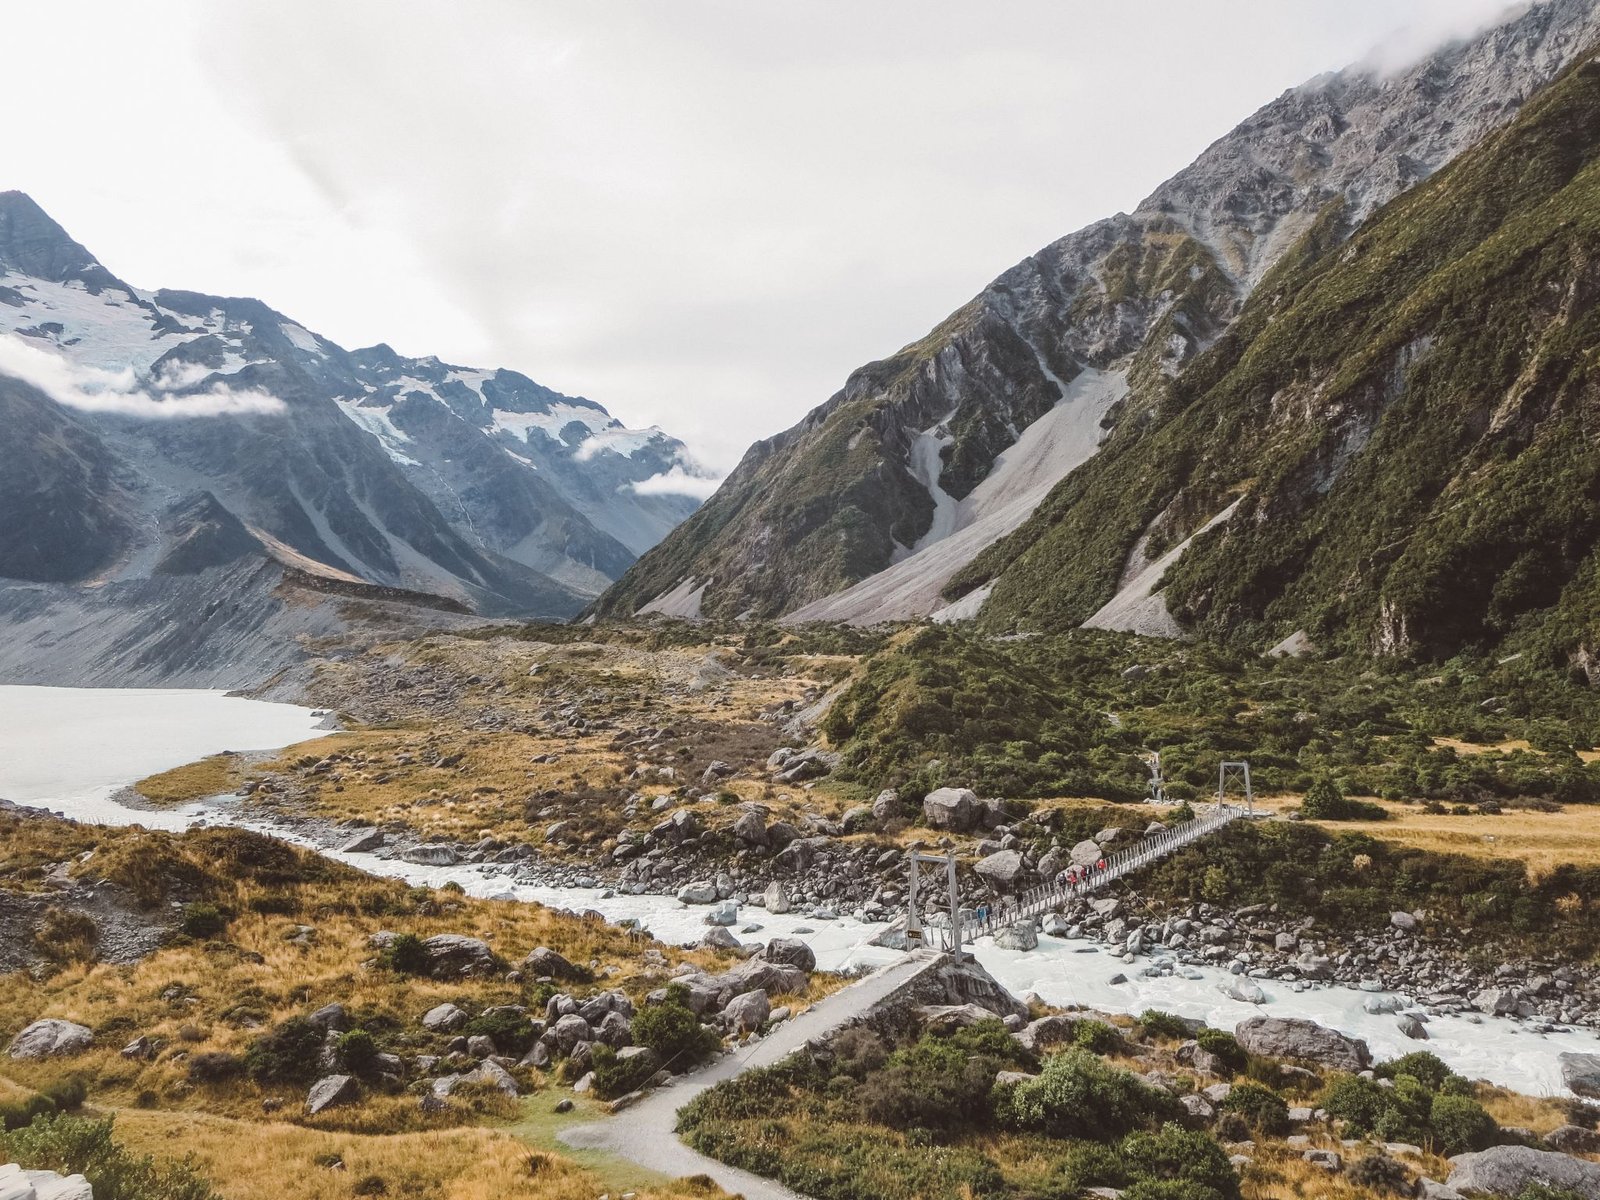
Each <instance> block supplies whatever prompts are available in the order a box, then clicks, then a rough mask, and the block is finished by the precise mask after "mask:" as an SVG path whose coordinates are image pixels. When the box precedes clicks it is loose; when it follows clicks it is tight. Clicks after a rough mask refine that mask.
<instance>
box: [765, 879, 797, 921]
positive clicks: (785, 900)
mask: <svg viewBox="0 0 1600 1200" xmlns="http://www.w3.org/2000/svg"><path fill="white" fill-rule="evenodd" d="M761 898H762V899H763V900H764V901H766V906H767V911H768V912H769V913H780V914H781V913H786V912H788V911H789V910H790V909H791V908H792V907H793V905H792V904H791V903H790V901H789V889H788V888H786V887H784V886H783V881H782V880H778V879H775V880H773V881H772V882H771V883H769V884H767V890H766V892H765V893H764V894H763V895H762V897H761Z"/></svg>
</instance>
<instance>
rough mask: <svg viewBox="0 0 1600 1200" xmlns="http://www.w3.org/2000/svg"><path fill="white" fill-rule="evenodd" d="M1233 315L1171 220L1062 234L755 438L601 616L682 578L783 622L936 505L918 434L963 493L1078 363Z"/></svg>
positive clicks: (714, 607) (1137, 359)
mask: <svg viewBox="0 0 1600 1200" xmlns="http://www.w3.org/2000/svg"><path fill="white" fill-rule="evenodd" d="M1078 255H1081V256H1083V257H1084V258H1085V259H1087V260H1088V261H1089V262H1092V263H1093V268H1092V269H1090V267H1089V265H1088V262H1079V261H1078V260H1077V258H1076V257H1074V256H1078ZM1058 260H1059V261H1058ZM1236 310H1237V298H1236V294H1235V291H1234V285H1233V284H1232V283H1231V281H1230V280H1229V278H1228V277H1227V275H1226V273H1225V272H1224V271H1222V269H1221V268H1220V267H1219V266H1218V264H1217V263H1216V260H1215V258H1214V257H1213V255H1212V254H1211V252H1210V251H1209V250H1207V249H1206V248H1205V247H1204V246H1202V245H1201V244H1200V243H1199V242H1197V241H1195V240H1194V239H1193V238H1192V237H1190V236H1188V235H1187V234H1185V233H1183V232H1182V231H1181V230H1180V229H1179V228H1178V227H1177V226H1176V224H1175V223H1174V222H1172V221H1171V220H1170V219H1168V218H1165V217H1161V216H1151V215H1145V216H1141V217H1139V218H1137V219H1136V218H1130V217H1123V218H1117V219H1114V220H1112V221H1108V222H1103V223H1102V224H1101V225H1100V226H1096V227H1093V228H1091V229H1090V230H1088V231H1085V232H1084V233H1083V234H1079V235H1074V237H1073V238H1069V239H1064V241H1063V242H1062V243H1060V244H1059V245H1058V246H1056V247H1052V248H1050V250H1049V251H1046V252H1045V253H1043V254H1041V255H1040V256H1038V257H1037V258H1035V259H1030V260H1028V261H1027V262H1025V263H1023V264H1021V265H1020V266H1018V267H1016V268H1013V269H1012V270H1011V271H1009V272H1007V273H1006V274H1005V275H1003V276H1001V278H1000V279H998V280H996V281H995V282H994V283H993V284H991V285H990V286H989V288H987V289H986V290H985V291H984V292H983V294H981V295H980V296H979V297H977V298H976V299H974V300H973V301H971V302H970V303H969V304H967V305H965V306H964V307H962V308H961V309H959V310H958V311H957V312H955V313H954V314H953V315H952V316H950V317H949V318H948V319H947V320H945V321H944V322H943V323H942V324H940V325H939V326H938V327H937V328H936V329H934V330H933V331H932V332H930V333H929V334H928V335H927V336H926V337H925V338H923V339H922V340H920V341H918V342H914V343H912V344H911V345H909V346H907V347H905V348H904V349H902V350H900V351H899V352H898V353H897V354H894V355H892V356H891V357H889V358H886V359H884V360H882V361H880V362H875V363H871V364H869V365H867V366H865V367H862V368H861V369H860V370H858V371H856V372H855V373H854V374H853V375H851V377H850V379H849V381H848V382H847V383H846V385H845V387H844V388H843V389H842V390H841V391H840V392H839V393H838V394H837V395H835V396H834V397H833V398H832V399H831V400H829V401H828V402H827V403H826V404H825V405H823V406H822V407H820V408H818V409H816V410H815V411H814V412H812V413H811V414H810V415H809V416H807V417H806V418H805V420H804V421H802V422H801V423H800V424H799V425H796V426H795V427H794V428H793V429H790V430H788V431H786V432H784V433H781V434H779V435H777V436H776V437H773V438H770V439H768V440H766V441H764V442H759V443H757V444H756V445H755V446H754V447H752V449H751V450H750V451H749V453H748V454H746V456H745V459H744V461H743V462H742V463H741V464H740V465H739V467H738V469H737V470H736V471H734V473H733V474H732V475H731V476H730V477H729V479H728V480H727V482H726V483H725V484H724V485H723V486H722V488H721V489H719V490H718V492H717V493H716V495H715V496H713V497H712V498H711V500H710V501H709V502H707V503H706V504H705V505H704V506H703V507H702V508H701V509H700V510H699V511H698V512H697V513H695V514H694V516H692V517H690V518H689V519H688V520H687V521H685V522H684V524H683V525H681V526H679V527H678V529H676V530H674V531H673V533H672V534H671V535H670V536H669V537H668V538H667V539H666V540H665V541H663V542H662V543H661V544H660V545H659V546H657V547H656V548H655V549H653V550H651V551H649V552H648V553H647V554H645V555H644V556H643V557H642V558H641V559H640V560H639V562H638V563H636V564H635V565H634V567H633V568H632V569H631V570H630V571H629V572H628V573H627V575H625V576H624V577H623V578H622V579H621V580H620V581H619V582H618V583H617V584H616V585H615V586H614V587H612V588H611V589H610V590H609V591H608V592H607V593H606V594H605V595H604V596H603V597H602V598H601V600H600V601H599V602H598V604H597V605H596V606H595V608H594V610H593V611H595V612H597V613H598V614H600V615H602V616H616V617H627V616H631V615H633V614H634V613H635V612H636V611H638V609H639V608H640V607H642V606H644V605H646V604H648V603H649V602H650V601H651V600H652V599H654V598H655V597H657V596H661V595H663V594H664V593H667V592H670V591H672V590H673V589H674V588H676V587H678V586H679V585H680V584H682V583H683V582H684V581H686V580H693V581H695V583H696V584H699V583H705V582H707V581H708V580H709V581H710V586H709V587H708V588H707V590H706V592H705V594H704V596H703V598H702V609H703V612H704V615H706V616H716V617H735V616H739V615H741V614H746V613H748V614H750V615H753V616H757V617H774V616H778V615H780V614H782V613H785V612H788V611H790V610H792V609H794V608H797V607H799V606H801V605H803V604H805V603H807V602H809V601H812V600H817V599H820V598H822V597H824V596H828V595H831V594H833V593H834V592H837V591H839V590H841V589H843V588H845V587H848V586H849V585H851V584H853V583H856V582H858V581H859V580H861V579H864V578H866V577H867V576H869V575H872V574H875V573H876V572H878V571H881V570H883V569H884V568H885V567H887V566H888V565H889V564H890V562H891V560H892V558H893V556H894V555H895V553H896V548H897V547H909V546H913V545H915V544H916V543H917V541H918V540H919V539H920V538H921V537H922V536H923V535H924V534H925V533H926V532H927V531H928V529H929V526H930V525H931V523H932V520H933V515H934V507H933V501H932V499H931V498H930V495H929V492H928V489H927V486H926V484H925V483H924V481H923V480H921V479H919V478H918V477H917V476H916V475H914V474H913V473H912V471H911V470H910V469H909V467H908V463H910V462H912V460H913V443H914V442H915V441H916V439H917V436H918V434H920V433H921V432H923V431H927V430H933V429H937V428H941V427H942V429H943V430H944V431H945V436H944V439H943V440H944V445H943V447H942V448H941V449H940V450H939V451H938V458H937V462H936V464H934V465H935V469H936V472H937V483H938V486H939V487H940V489H942V490H943V491H944V492H945V493H947V494H948V495H950V496H952V497H955V498H956V499H958V500H959V499H961V498H963V497H965V496H967V495H968V494H969V493H971V491H972V490H973V488H975V487H976V486H977V485H978V484H979V483H981V482H982V481H983V479H984V478H985V477H986V476H987V475H988V474H989V472H990V471H991V470H992V469H993V467H994V463H995V459H996V458H997V457H998V456H999V455H1000V453H1001V452H1002V451H1004V450H1005V449H1006V448H1007V447H1009V446H1010V445H1011V444H1012V443H1013V442H1015V440H1016V438H1017V431H1018V430H1021V429H1025V428H1026V427H1027V426H1028V425H1030V424H1032V423H1033V422H1034V421H1035V420H1037V419H1038V418H1039V417H1041V416H1042V415H1044V413H1046V412H1047V411H1049V409H1050V408H1051V407H1052V406H1053V405H1054V404H1055V403H1056V402H1057V401H1058V400H1059V399H1060V398H1061V394H1062V393H1061V385H1063V384H1070V383H1071V381H1072V380H1073V378H1074V377H1076V376H1077V375H1078V374H1079V373H1080V371H1081V370H1082V365H1081V364H1082V363H1084V362H1088V363H1089V364H1090V365H1091V366H1102V367H1103V366H1108V365H1110V364H1111V363H1112V362H1115V361H1120V360H1123V359H1129V360H1130V375H1131V376H1132V377H1135V378H1139V377H1144V376H1154V375H1159V374H1160V373H1161V368H1162V364H1163V363H1164V362H1166V363H1170V362H1171V361H1173V360H1174V359H1181V358H1183V357H1186V356H1187V355H1189V354H1190V353H1192V352H1193V351H1194V350H1195V349H1196V348H1197V347H1198V346H1199V345H1200V344H1203V342H1204V341H1205V340H1206V339H1207V338H1209V337H1211V336H1214V334H1215V333H1216V331H1218V330H1220V329H1221V327H1222V326H1223V324H1224V323H1225V322H1226V321H1227V320H1228V319H1230V318H1231V317H1232V315H1233V314H1234V312H1235V311H1236ZM1091 346H1092V348H1091ZM1130 356H1131V358H1130Z"/></svg>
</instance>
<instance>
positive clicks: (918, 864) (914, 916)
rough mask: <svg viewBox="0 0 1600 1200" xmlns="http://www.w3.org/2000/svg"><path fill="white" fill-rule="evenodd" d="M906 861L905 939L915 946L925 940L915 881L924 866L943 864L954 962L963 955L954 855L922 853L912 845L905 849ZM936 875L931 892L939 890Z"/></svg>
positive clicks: (958, 960)
mask: <svg viewBox="0 0 1600 1200" xmlns="http://www.w3.org/2000/svg"><path fill="white" fill-rule="evenodd" d="M906 865H907V866H908V867H909V869H910V880H909V886H908V887H907V889H906V941H907V942H908V943H910V945H911V948H912V949H915V948H916V947H918V946H920V945H924V944H926V939H925V935H924V932H923V928H922V905H921V903H920V901H919V900H918V890H919V889H918V884H919V883H920V882H921V875H922V868H923V867H924V866H931V867H943V868H944V875H945V884H946V886H947V887H948V888H949V892H950V953H951V954H953V955H955V959H956V961H957V962H961V961H962V959H963V951H962V949H961V944H962V940H963V939H962V933H963V930H962V927H961V893H960V891H959V889H958V888H957V887H956V856H955V854H954V853H953V852H952V853H950V854H923V853H922V852H921V851H920V850H917V849H916V848H914V847H913V848H912V849H910V850H907V851H906ZM938 886H939V883H938V875H937V874H935V875H934V879H933V887H934V894H935V895H937V894H938V890H937V889H938Z"/></svg>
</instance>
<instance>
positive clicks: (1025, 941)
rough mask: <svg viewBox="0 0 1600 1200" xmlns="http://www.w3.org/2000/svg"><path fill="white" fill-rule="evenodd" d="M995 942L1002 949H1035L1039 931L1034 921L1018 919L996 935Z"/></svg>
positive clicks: (1037, 944)
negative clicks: (1034, 925)
mask: <svg viewBox="0 0 1600 1200" xmlns="http://www.w3.org/2000/svg"><path fill="white" fill-rule="evenodd" d="M994 944H995V946H996V947H997V948H999V949H1001V950H1035V949H1037V948H1038V946H1039V933H1038V931H1037V930H1036V929H1034V927H1033V922H1032V921H1016V922H1014V923H1012V924H1010V925H1007V926H1006V927H1005V928H1004V929H1002V930H1001V931H1000V932H999V933H997V934H995V935H994Z"/></svg>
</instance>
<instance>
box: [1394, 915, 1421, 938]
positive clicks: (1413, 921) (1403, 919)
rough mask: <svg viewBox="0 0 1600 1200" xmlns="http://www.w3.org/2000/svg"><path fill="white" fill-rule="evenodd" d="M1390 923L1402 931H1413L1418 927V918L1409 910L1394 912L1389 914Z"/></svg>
mask: <svg viewBox="0 0 1600 1200" xmlns="http://www.w3.org/2000/svg"><path fill="white" fill-rule="evenodd" d="M1389 924H1391V925H1393V926H1394V927H1395V928H1396V929H1398V930H1400V931H1401V932H1402V933H1411V932H1412V931H1414V930H1415V929H1416V927H1417V924H1418V922H1417V918H1416V917H1414V916H1412V915H1411V914H1410V913H1408V912H1392V913H1390V914H1389Z"/></svg>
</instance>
